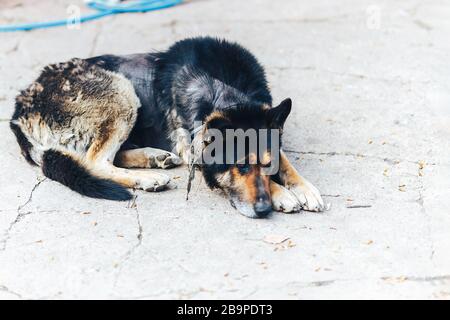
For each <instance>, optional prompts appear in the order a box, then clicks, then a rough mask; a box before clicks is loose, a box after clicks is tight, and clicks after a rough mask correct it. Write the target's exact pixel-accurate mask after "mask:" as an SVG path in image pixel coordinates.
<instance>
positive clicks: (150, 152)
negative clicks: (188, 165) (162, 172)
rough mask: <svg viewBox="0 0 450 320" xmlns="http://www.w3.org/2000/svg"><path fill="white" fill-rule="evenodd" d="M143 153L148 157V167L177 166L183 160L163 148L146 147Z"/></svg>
mask: <svg viewBox="0 0 450 320" xmlns="http://www.w3.org/2000/svg"><path fill="white" fill-rule="evenodd" d="M145 154H146V156H147V157H148V159H149V167H150V168H161V169H169V168H173V167H176V166H179V165H181V164H182V162H183V161H182V160H181V158H180V157H178V156H177V155H175V154H174V153H172V152H169V151H165V150H160V149H154V148H146V149H145Z"/></svg>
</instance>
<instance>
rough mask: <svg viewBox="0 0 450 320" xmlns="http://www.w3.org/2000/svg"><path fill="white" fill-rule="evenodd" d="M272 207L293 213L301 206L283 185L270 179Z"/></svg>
mask: <svg viewBox="0 0 450 320" xmlns="http://www.w3.org/2000/svg"><path fill="white" fill-rule="evenodd" d="M270 189H271V197H272V208H273V209H274V210H276V211H279V212H284V213H294V212H299V211H300V209H301V208H302V206H301V204H300V202H299V201H298V199H297V197H296V196H295V195H294V194H293V193H292V192H291V191H289V190H288V189H286V188H285V187H283V186H281V185H279V184H277V183H275V182H273V181H271V185H270Z"/></svg>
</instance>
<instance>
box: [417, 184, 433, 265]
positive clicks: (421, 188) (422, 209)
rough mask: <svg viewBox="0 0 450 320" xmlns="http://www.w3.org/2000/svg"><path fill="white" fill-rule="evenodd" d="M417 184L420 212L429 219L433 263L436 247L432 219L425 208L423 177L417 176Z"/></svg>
mask: <svg viewBox="0 0 450 320" xmlns="http://www.w3.org/2000/svg"><path fill="white" fill-rule="evenodd" d="M417 183H418V185H419V187H418V191H417V192H418V194H419V198H418V199H417V201H416V202H417V203H418V204H419V206H420V212H421V213H422V214H423V215H424V216H425V217H426V218H427V238H428V240H429V241H430V251H431V253H430V260H431V261H433V258H434V253H435V245H434V241H433V237H432V235H433V232H432V230H431V225H430V223H431V220H432V217H431V216H430V215H429V214H428V212H427V209H426V207H425V203H424V202H425V201H424V195H423V192H424V191H425V186H424V185H423V181H422V177H421V176H419V175H418V176H417Z"/></svg>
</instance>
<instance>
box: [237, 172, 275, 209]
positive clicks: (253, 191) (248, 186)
mask: <svg viewBox="0 0 450 320" xmlns="http://www.w3.org/2000/svg"><path fill="white" fill-rule="evenodd" d="M231 176H232V179H231V181H232V182H231V183H232V184H233V188H234V189H237V190H239V191H240V198H241V200H244V201H246V202H248V203H251V204H255V203H256V201H257V194H258V192H257V187H256V181H257V179H262V181H263V184H264V189H265V191H266V193H267V194H270V186H269V185H270V177H269V176H265V175H262V174H261V170H260V168H258V167H253V168H252V169H251V170H250V172H249V173H248V174H245V175H243V174H241V173H240V172H239V170H238V169H237V168H236V167H234V168H232V169H231Z"/></svg>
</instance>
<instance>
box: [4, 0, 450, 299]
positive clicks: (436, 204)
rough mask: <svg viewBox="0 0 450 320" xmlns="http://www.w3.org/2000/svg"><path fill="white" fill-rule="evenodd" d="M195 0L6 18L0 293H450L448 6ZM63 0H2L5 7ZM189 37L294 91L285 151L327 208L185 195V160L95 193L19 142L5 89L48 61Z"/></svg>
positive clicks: (38, 6)
mask: <svg viewBox="0 0 450 320" xmlns="http://www.w3.org/2000/svg"><path fill="white" fill-rule="evenodd" d="M186 2H187V3H186V4H185V5H181V6H178V7H176V8H172V9H168V10H164V11H159V12H152V13H146V14H133V15H132V14H130V15H122V16H115V17H108V18H105V19H102V20H99V21H96V22H91V23H88V24H83V25H82V26H81V28H80V29H79V30H77V29H74V30H68V29H67V28H65V27H63V28H56V29H51V30H40V31H33V32H24V33H13V34H0V40H1V41H0V79H1V82H0V135H1V137H2V138H1V139H0V150H1V151H2V153H1V156H2V160H1V167H0V176H1V180H0V181H1V182H0V298H5V299H11V298H12V299H14V298H23V299H39V298H46V299H55V298H56V299H60V298H126V299H128V298H151V299H153V298H157V299H159V298H171V299H172V298H174V299H180V298H188V299H189V298H193V299H204V298H212V299H216V298H238V299H246V298H248V299H260V298H264V299H267V298H277V299H278V298H287V299H327V298H333V299H347V298H362V299H372V298H387V299H395V298H399V299H413V298H425V299H445V298H447V299H448V298H450V255H449V252H450V179H449V178H450V151H449V150H450V82H449V78H450V65H449V62H448V57H449V53H450V42H449V41H448V35H449V34H450V20H449V19H448V17H449V16H450V4H449V3H448V2H447V1H445V0H430V1H426V2H425V1H418V0H411V1H387V0H385V1H373V0H371V1H366V0H346V1H339V3H338V2H336V1H325V0H320V1H295V0H283V1H269V0H261V1H257V0H246V1H239V0H222V1H221V0H208V1H201V0H197V1H186ZM422 2H423V3H422ZM71 3H74V4H78V5H80V6H83V4H82V1H79V0H61V1H37V0H28V1H25V0H7V1H2V4H0V23H2V24H3V23H11V22H24V21H32V20H44V19H46V18H48V17H64V16H65V15H66V8H67V6H68V5H70V4H71ZM82 11H83V12H85V11H86V10H85V9H84V7H83V10H82ZM195 35H215V36H220V37H225V38H227V39H231V40H236V41H239V42H240V43H242V44H243V45H245V46H246V47H248V48H249V49H251V50H252V51H253V52H254V53H255V55H256V56H257V57H258V58H259V59H260V61H261V62H262V64H263V65H264V66H265V67H266V70H267V75H268V78H269V80H270V84H271V88H272V91H273V96H274V100H275V101H276V102H279V101H281V99H283V98H286V97H288V96H289V97H291V98H292V99H293V101H294V104H295V107H294V110H293V114H292V115H291V117H290V118H289V119H288V123H287V127H286V130H285V132H286V136H285V145H286V149H287V150H288V154H289V157H290V158H291V159H292V160H293V161H294V163H295V165H296V166H297V167H298V168H299V170H300V171H301V172H302V174H303V175H304V176H306V177H307V178H308V179H309V180H310V181H312V182H313V183H314V184H315V185H316V186H317V187H318V188H319V189H320V190H321V191H322V193H323V195H324V199H325V200H326V202H329V203H331V210H329V211H327V212H325V213H321V214H317V213H301V214H293V215H285V214H279V213H276V214H274V215H273V217H272V218H270V219H267V220H252V219H248V218H245V217H243V216H241V215H239V214H238V213H237V212H236V211H234V209H232V208H231V206H230V205H229V203H228V201H227V200H225V199H224V198H222V197H221V196H220V194H217V193H215V192H212V191H209V190H208V189H207V188H206V187H205V185H204V183H203V182H202V181H201V180H200V179H197V180H196V181H195V183H194V188H193V192H192V193H191V197H190V200H189V201H185V200H184V198H185V193H186V171H187V170H186V168H179V169H175V170H170V171H169V172H168V173H169V174H170V175H171V176H172V177H173V182H174V185H176V186H177V188H176V189H173V190H170V191H167V192H162V193H145V192H140V191H137V192H136V196H137V199H136V201H135V202H133V203H115V202H109V201H101V200H93V199H88V198H84V197H82V196H80V195H78V194H76V193H74V192H72V191H70V190H69V189H68V188H66V187H63V186H62V185H60V184H58V183H56V182H53V181H50V180H49V179H44V178H43V176H42V174H41V172H40V171H39V170H38V169H37V168H33V167H31V166H29V165H28V164H27V163H26V162H25V160H24V159H23V158H22V157H21V155H20V153H19V148H18V145H17V143H16V142H15V139H14V137H13V135H12V133H11V132H10V130H9V128H8V119H9V117H10V116H11V113H12V110H13V99H14V96H15V95H16V94H17V93H18V91H19V90H20V89H23V88H24V87H26V86H27V85H28V84H29V83H30V81H31V80H32V79H33V78H34V77H36V75H37V74H38V72H39V70H40V69H41V68H42V67H43V66H44V65H45V64H47V63H50V62H57V61H63V60H66V59H68V58H71V57H75V56H76V57H89V56H93V55H99V54H104V53H117V54H119V53H134V52H145V51H149V50H152V49H165V48H167V47H168V46H169V45H170V44H171V43H173V42H174V41H176V40H179V39H183V38H185V37H188V36H195ZM286 238H289V239H287V240H285V241H283V242H281V241H282V240H284V239H286ZM271 242H275V243H271ZM277 242H281V243H277Z"/></svg>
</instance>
